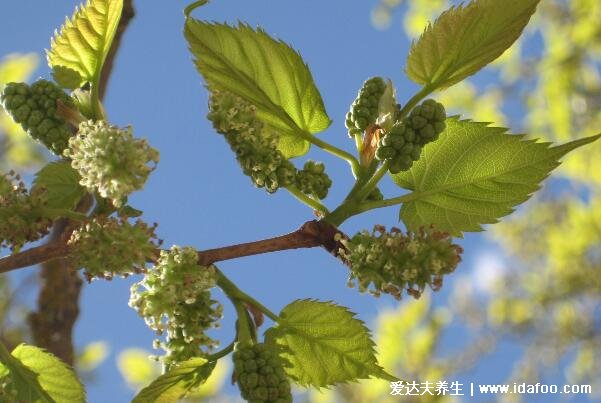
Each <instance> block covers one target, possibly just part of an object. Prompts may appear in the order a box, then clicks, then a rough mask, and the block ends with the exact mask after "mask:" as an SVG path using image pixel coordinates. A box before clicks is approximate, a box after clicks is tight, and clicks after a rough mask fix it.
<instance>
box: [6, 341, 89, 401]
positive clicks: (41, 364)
mask: <svg viewBox="0 0 601 403" xmlns="http://www.w3.org/2000/svg"><path fill="white" fill-rule="evenodd" d="M0 349H1V350H2V352H0V361H2V362H3V364H4V366H5V367H6V368H7V369H8V371H9V372H10V374H9V375H8V376H10V377H11V379H12V381H13V383H14V387H15V388H16V391H17V393H18V396H17V397H18V399H20V400H19V401H26V402H32V403H34V402H35V403H37V402H42V403H83V402H85V400H86V394H85V391H84V388H83V385H82V384H81V382H80V381H79V379H77V376H76V375H75V372H74V371H73V370H72V369H71V368H69V367H68V366H67V365H66V364H65V363H64V362H62V361H61V360H59V359H58V358H57V357H55V356H54V355H52V354H50V353H48V352H46V351H44V350H42V349H41V348H38V347H35V346H29V345H26V344H21V345H19V346H17V347H16V348H15V349H14V350H13V351H12V353H11V354H10V356H9V355H7V352H6V350H5V349H4V346H2V347H0ZM3 372H6V371H3Z"/></svg>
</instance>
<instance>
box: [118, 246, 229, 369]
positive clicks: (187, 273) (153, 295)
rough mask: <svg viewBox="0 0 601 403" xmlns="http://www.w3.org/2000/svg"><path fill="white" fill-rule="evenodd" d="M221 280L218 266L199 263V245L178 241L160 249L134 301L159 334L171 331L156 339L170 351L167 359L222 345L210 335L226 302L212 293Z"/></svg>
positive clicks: (176, 359)
mask: <svg viewBox="0 0 601 403" xmlns="http://www.w3.org/2000/svg"><path fill="white" fill-rule="evenodd" d="M216 283H217V271H216V268H215V267H214V266H201V265H199V264H198V254H197V252H196V250H195V249H193V248H190V247H184V248H180V247H178V246H173V247H172V248H171V250H169V251H161V255H160V257H159V259H158V261H157V263H156V266H155V267H154V269H153V270H149V271H148V272H147V273H146V274H145V277H144V280H142V281H141V282H139V283H136V284H134V285H133V286H132V288H131V297H130V300H129V306H130V307H132V308H133V309H135V310H136V311H138V314H139V315H140V316H142V317H143V318H144V320H145V322H146V324H147V325H148V326H149V327H150V328H151V329H153V330H154V331H156V332H157V334H163V333H165V334H166V338H165V341H160V340H157V341H156V342H155V347H156V348H162V349H164V350H165V351H166V355H164V356H163V357H161V360H162V361H163V362H164V363H165V365H167V366H169V365H172V364H175V363H178V362H181V361H185V360H187V359H189V358H192V357H195V356H199V355H202V354H205V351H206V350H211V349H213V348H214V347H216V346H217V344H218V343H217V341H215V340H213V339H211V338H210V337H209V336H207V335H206V331H207V330H208V329H210V328H214V327H217V321H218V320H219V319H221V316H222V306H221V305H220V304H219V303H218V302H216V301H214V300H212V299H211V288H213V287H214V286H215V285H216ZM203 348H204V349H205V351H203Z"/></svg>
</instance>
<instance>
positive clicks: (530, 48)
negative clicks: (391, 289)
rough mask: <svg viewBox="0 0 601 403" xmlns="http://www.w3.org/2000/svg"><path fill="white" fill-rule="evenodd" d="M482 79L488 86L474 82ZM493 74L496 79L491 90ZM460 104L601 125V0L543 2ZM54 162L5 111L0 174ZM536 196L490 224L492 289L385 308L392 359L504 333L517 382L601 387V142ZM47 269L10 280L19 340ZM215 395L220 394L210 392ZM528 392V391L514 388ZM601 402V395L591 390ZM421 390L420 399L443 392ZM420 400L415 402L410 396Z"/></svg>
mask: <svg viewBox="0 0 601 403" xmlns="http://www.w3.org/2000/svg"><path fill="white" fill-rule="evenodd" d="M452 4H454V3H453V2H449V1H445V0H407V1H402V0H381V1H380V2H379V3H378V4H377V5H375V6H374V8H373V12H372V23H373V25H374V26H375V27H377V28H380V29H386V28H387V27H388V26H390V25H391V24H403V27H404V29H405V32H406V34H407V35H408V36H409V37H410V38H416V37H418V36H419V34H420V33H421V32H422V31H423V28H424V26H425V25H426V24H427V21H429V20H433V19H434V18H435V17H436V16H437V15H438V14H439V13H440V12H442V10H444V9H445V8H447V7H449V6H450V5H452ZM38 62H39V60H38V58H37V56H36V55H31V54H20V55H7V56H5V57H4V58H1V59H0V90H1V88H2V87H3V85H4V84H5V83H7V82H10V81H27V80H28V79H29V76H30V74H31V73H32V72H33V71H34V70H35V68H36V66H37V64H38ZM476 81H477V82H476ZM483 83H484V85H483ZM436 98H437V99H438V100H439V101H441V102H443V103H444V104H445V105H446V106H447V108H448V109H449V110H450V111H451V112H454V113H462V114H465V115H466V116H470V117H472V118H473V119H474V120H478V121H493V122H495V123H496V124H499V125H507V126H510V127H512V128H514V131H518V130H515V129H516V128H519V130H521V131H523V132H525V133H529V135H530V136H531V137H533V138H544V139H547V140H549V141H562V142H563V141H568V140H571V139H574V138H579V137H584V136H589V135H593V134H596V133H598V132H599V129H600V128H601V2H599V1H598V0H571V1H570V0H545V1H543V2H541V4H540V5H539V11H538V12H537V14H536V15H535V18H534V20H533V21H532V22H531V24H530V25H529V27H528V28H527V32H526V34H525V35H524V36H523V37H522V38H521V39H520V40H519V42H517V43H516V44H515V45H514V46H513V47H512V48H511V49H510V50H509V51H507V52H506V53H505V54H504V55H503V56H502V57H501V58H499V59H498V60H497V61H496V62H495V63H494V64H493V65H491V66H489V67H488V68H487V69H486V71H485V72H483V73H481V74H479V75H478V76H476V78H474V79H473V80H468V81H465V82H463V83H461V84H458V85H456V86H454V87H452V88H450V89H449V90H447V91H445V92H444V93H443V94H440V95H436ZM45 159H46V156H45V155H44V153H43V151H41V149H40V148H39V147H38V146H37V145H36V144H35V143H34V142H32V141H31V140H30V139H29V138H28V137H27V136H26V135H25V134H24V133H23V132H22V130H21V129H20V128H19V127H18V126H17V125H15V124H14V123H13V122H12V121H11V119H10V118H9V117H8V116H6V115H5V114H4V113H3V112H2V111H0V169H1V170H4V171H6V170H7V169H9V167H10V168H12V169H17V170H19V171H20V172H32V171H35V169H36V168H39V167H40V166H41V163H42V162H43V161H44V160H45ZM558 175H559V176H561V178H560V179H553V180H551V181H548V182H547V185H546V186H545V188H544V189H543V191H542V192H541V193H540V194H539V195H538V196H537V197H536V200H535V201H534V202H531V203H527V204H526V206H525V207H524V208H521V209H520V211H518V212H517V213H516V214H514V215H513V216H512V217H510V218H509V219H505V220H503V222H502V223H501V224H497V225H495V226H493V227H490V228H489V230H488V232H487V236H490V237H492V238H494V239H495V240H496V241H498V242H499V243H500V244H501V245H502V247H503V249H504V251H505V253H506V256H507V258H506V260H505V261H504V264H503V265H502V267H499V268H498V270H495V271H492V272H490V273H488V278H487V284H488V285H487V288H486V293H481V292H477V291H476V290H475V288H474V285H473V282H472V281H470V279H468V278H458V279H455V281H453V282H452V283H450V284H449V285H451V286H452V287H454V290H453V292H452V293H450V294H449V298H448V301H447V302H446V306H444V305H445V304H444V301H443V302H442V303H441V301H438V300H439V299H440V298H439V299H438V300H437V303H436V304H433V302H432V300H431V298H429V297H428V295H424V296H423V297H422V298H421V299H420V300H417V301H413V300H409V299H406V300H404V301H402V302H401V304H400V305H399V306H398V308H397V309H394V310H389V311H385V312H383V313H382V314H381V315H380V317H379V318H378V319H377V321H376V326H375V328H374V333H375V337H376V341H377V345H378V348H379V352H380V362H381V364H382V365H383V366H384V367H385V368H386V369H387V370H389V371H391V372H393V373H396V374H400V375H401V376H403V377H405V378H406V379H412V380H439V379H452V378H453V376H454V375H456V374H458V373H461V372H462V371H467V370H469V369H470V368H472V367H473V366H474V365H476V364H477V363H478V362H481V361H482V360H486V357H487V354H489V353H492V352H494V351H495V349H497V348H499V347H498V346H499V343H502V341H503V340H512V342H514V343H518V344H519V345H520V346H521V347H522V348H523V350H522V351H523V354H521V357H520V358H519V359H518V360H516V362H515V363H514V371H513V373H512V374H511V376H510V378H509V379H507V382H508V383H509V382H514V381H519V382H530V383H535V382H537V381H540V382H544V381H545V379H546V376H548V371H547V369H548V368H560V370H561V372H562V375H561V376H562V378H563V379H562V381H563V382H564V383H566V384H591V385H592V386H593V391H597V393H598V392H599V391H600V390H601V323H600V321H601V312H600V306H601V305H600V300H601V275H600V270H601V143H595V144H593V145H592V146H589V147H586V148H584V149H582V150H580V151H579V152H578V153H575V154H574V155H571V156H570V157H569V158H567V159H566V161H565V163H564V164H562V165H561V167H560V168H559V169H558ZM35 281H36V280H35V277H33V278H31V279H29V280H24V281H22V282H21V283H19V284H10V283H9V281H8V279H7V278H6V277H0V321H1V324H0V328H1V333H0V337H1V338H2V340H3V342H5V344H7V345H8V346H9V347H10V346H14V345H16V344H17V343H19V342H20V341H27V340H28V330H27V328H26V326H25V325H24V324H25V323H26V320H25V319H24V318H25V317H26V315H27V312H26V308H24V305H23V304H22V303H21V302H20V301H19V298H18V297H17V295H18V294H19V293H18V292H17V291H18V290H19V289H21V288H22V287H30V286H31V285H32V284H31V283H34V282H35ZM451 323H453V324H456V323H461V324H462V326H463V327H464V328H465V329H466V331H468V332H469V333H470V343H469V344H468V345H467V347H465V346H458V348H457V349H455V351H451V352H449V351H444V352H442V351H440V350H441V349H440V345H441V344H443V342H444V340H445V337H447V335H448V334H449V332H451V331H455V330H452V329H450V327H451ZM108 348H109V347H108V346H107V345H105V344H104V343H102V342H98V343H93V344H91V345H88V346H85V347H84V348H83V349H82V351H81V353H80V355H79V359H78V364H77V369H78V371H79V372H80V373H81V374H82V375H83V376H84V379H85V380H86V381H93V379H94V376H93V370H94V368H95V367H97V365H98V364H99V363H100V362H102V360H104V359H105V357H106V356H107V354H108ZM150 354H151V353H150V352H149V351H144V350H137V349H132V350H126V351H123V352H120V353H119V354H118V358H117V361H118V363H117V364H118V367H119V369H120V371H121V373H122V375H123V378H124V379H125V381H126V382H127V384H128V385H130V387H131V388H132V389H134V390H136V389H139V388H140V387H142V386H143V385H145V384H147V383H148V382H149V381H150V380H151V379H153V378H154V377H156V375H157V374H158V373H159V370H160V369H159V367H158V366H157V365H155V364H154V363H153V362H152V361H149V360H148V359H147V358H148V356H149V355H150ZM228 374H229V369H228V368H227V365H220V366H218V367H217V370H216V371H215V372H214V374H213V376H212V377H211V379H210V380H209V382H207V384H206V385H204V386H203V388H202V389H201V390H199V391H198V393H196V394H195V395H194V396H193V397H191V398H190V401H200V400H207V399H209V400H212V401H230V400H231V399H230V398H228V397H224V396H222V395H220V393H219V391H220V389H221V388H222V386H223V385H224V383H225V382H226V381H227V377H228ZM389 393H390V388H389V385H388V383H386V382H378V381H369V382H362V383H359V384H354V385H346V386H343V387H339V388H336V389H332V390H323V391H321V392H314V393H309V394H307V393H305V394H301V395H300V397H299V399H300V400H301V401H302V400H304V401H307V402H315V403H325V402H337V401H344V402H357V403H359V402H386V401H399V398H398V396H390V395H389ZM211 396H212V398H210V397H211ZM512 398H513V399H519V396H517V395H514V396H512ZM592 398H593V399H596V398H599V395H596V396H593V397H592ZM443 400H451V398H448V397H447V398H446V399H441V397H437V396H430V397H427V396H422V397H420V399H419V401H420V402H427V401H443ZM407 401H410V400H407Z"/></svg>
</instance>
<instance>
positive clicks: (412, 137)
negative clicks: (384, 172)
mask: <svg viewBox="0 0 601 403" xmlns="http://www.w3.org/2000/svg"><path fill="white" fill-rule="evenodd" d="M446 116H447V115H446V112H445V109H444V106H443V105H442V104H440V103H438V102H436V101H434V100H433V99H428V100H426V101H424V102H423V103H422V104H421V105H418V106H416V107H415V108H413V110H412V111H411V112H410V113H409V116H408V117H407V118H406V119H404V120H403V121H401V122H396V123H395V124H394V125H393V126H392V128H391V129H390V130H389V131H388V132H387V133H386V134H385V135H384V136H382V137H381V138H380V140H379V142H378V149H377V150H376V158H377V159H378V160H380V161H390V166H389V171H390V172H391V173H393V174H396V173H399V172H401V171H406V170H408V169H409V168H411V166H412V165H413V162H414V161H417V160H418V159H419V157H420V155H421V152H422V148H423V147H424V146H425V145H426V144H428V143H429V142H431V141H434V140H436V139H437V138H438V136H439V135H440V133H442V132H443V131H444V129H445V127H446V125H445V119H446Z"/></svg>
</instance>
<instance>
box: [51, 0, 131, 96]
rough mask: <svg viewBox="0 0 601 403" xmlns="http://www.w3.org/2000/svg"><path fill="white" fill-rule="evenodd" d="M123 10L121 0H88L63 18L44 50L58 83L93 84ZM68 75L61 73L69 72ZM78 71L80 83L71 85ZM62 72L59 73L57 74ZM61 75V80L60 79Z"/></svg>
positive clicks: (70, 86)
mask: <svg viewBox="0 0 601 403" xmlns="http://www.w3.org/2000/svg"><path fill="white" fill-rule="evenodd" d="M122 9H123V0H88V2H87V3H86V5H85V6H80V7H78V9H77V10H76V11H75V14H74V15H73V17H72V18H71V20H69V19H67V21H66V22H65V24H64V25H63V26H62V27H61V29H60V32H58V33H56V34H55V36H54V38H53V39H52V42H51V47H50V50H48V51H47V52H46V56H47V58H48V64H49V65H50V67H51V68H52V69H54V73H55V77H57V76H58V78H59V79H60V80H61V82H59V84H60V85H65V84H68V86H67V88H76V87H80V86H81V85H82V84H83V83H84V82H86V81H89V82H92V83H94V84H97V82H98V79H99V77H100V72H101V70H102V65H103V64H104V60H105V59H106V55H107V54H108V52H109V50H110V48H111V43H112V41H113V37H114V36H115V31H116V29H117V25H118V24H119V19H120V18H121V10H122ZM66 69H70V70H71V72H69V73H68V76H65V75H64V74H65V72H67V71H69V70H66ZM74 73H79V76H80V80H79V81H80V82H79V83H77V84H75V81H76V77H77V76H76V75H75V74H74ZM61 74H63V75H61ZM63 78H64V80H63Z"/></svg>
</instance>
